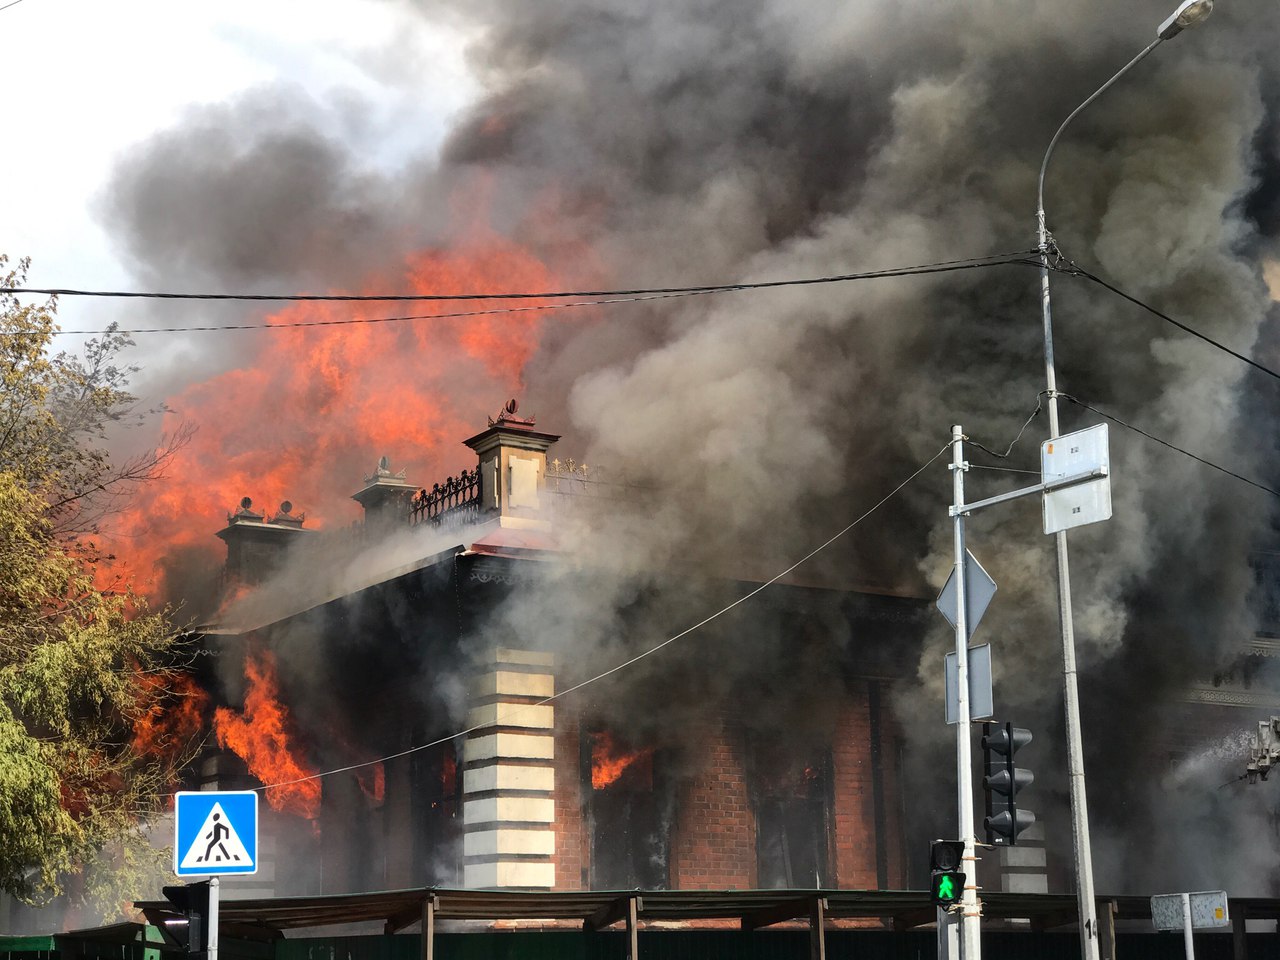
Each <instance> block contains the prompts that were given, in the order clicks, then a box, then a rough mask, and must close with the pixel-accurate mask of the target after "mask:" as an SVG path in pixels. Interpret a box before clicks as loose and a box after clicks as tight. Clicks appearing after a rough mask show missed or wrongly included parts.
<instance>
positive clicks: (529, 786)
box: [462, 647, 556, 889]
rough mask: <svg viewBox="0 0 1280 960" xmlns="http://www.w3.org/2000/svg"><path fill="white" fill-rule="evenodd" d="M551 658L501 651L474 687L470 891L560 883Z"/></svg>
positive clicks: (466, 828)
mask: <svg viewBox="0 0 1280 960" xmlns="http://www.w3.org/2000/svg"><path fill="white" fill-rule="evenodd" d="M554 662H555V661H554V658H553V657H552V656H551V655H550V654H545V653H531V652H529V651H526V650H512V649H507V648H501V647H500V648H498V649H496V650H494V651H493V653H492V654H490V656H489V659H488V663H487V665H486V667H487V669H486V670H485V672H484V673H483V674H481V675H480V676H479V677H477V678H476V679H475V680H473V681H472V683H471V690H470V694H471V709H470V711H469V713H468V717H467V726H468V727H478V728H479V729H476V730H474V731H472V732H471V733H470V734H469V735H468V737H467V741H466V743H465V745H464V747H463V767H462V794H463V796H462V822H463V839H462V852H463V855H464V859H463V874H462V876H463V886H465V887H468V888H471V889H476V888H489V887H515V888H520V889H550V888H552V887H554V886H555V881H556V868H555V862H554V856H555V832H554V829H553V824H554V822H555V800H554V792H555V769H554V767H553V762H554V759H555V729H554V728H555V708H554V707H552V706H551V704H545V705H542V706H536V704H537V702H538V701H539V700H543V699H545V698H546V697H549V696H551V695H552V694H553V693H554V692H555V675H554V674H553V673H552V666H553V664H554Z"/></svg>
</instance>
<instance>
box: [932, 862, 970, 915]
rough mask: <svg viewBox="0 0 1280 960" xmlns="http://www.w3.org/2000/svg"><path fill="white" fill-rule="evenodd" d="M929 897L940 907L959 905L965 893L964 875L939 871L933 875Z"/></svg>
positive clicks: (950, 871) (952, 871)
mask: <svg viewBox="0 0 1280 960" xmlns="http://www.w3.org/2000/svg"><path fill="white" fill-rule="evenodd" d="M931 884H932V886H931V889H930V890H929V896H930V898H931V899H932V900H933V902H934V903H935V904H937V905H938V906H939V907H949V906H951V905H952V904H953V903H958V902H959V901H960V897H961V896H962V895H963V893H964V874H963V873H957V872H956V871H955V870H939V871H938V872H937V873H935V874H934V875H933V879H932V881H931Z"/></svg>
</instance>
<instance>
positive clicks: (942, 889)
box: [929, 840, 965, 907]
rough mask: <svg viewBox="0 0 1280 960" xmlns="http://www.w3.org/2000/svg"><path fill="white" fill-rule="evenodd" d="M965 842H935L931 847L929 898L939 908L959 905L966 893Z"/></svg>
mask: <svg viewBox="0 0 1280 960" xmlns="http://www.w3.org/2000/svg"><path fill="white" fill-rule="evenodd" d="M963 857H964V841H963V840H935V841H933V843H931V844H930V845H929V897H930V899H932V900H933V902H934V903H935V904H936V905H937V906H939V907H949V906H951V905H952V904H953V903H958V902H959V901H960V897H961V896H962V895H963V893H964V881H965V875H964V872H963V871H962V870H961V869H960V867H961V866H962V865H963V862H964V861H963Z"/></svg>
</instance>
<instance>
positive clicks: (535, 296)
mask: <svg viewBox="0 0 1280 960" xmlns="http://www.w3.org/2000/svg"><path fill="white" fill-rule="evenodd" d="M1034 252H1035V251H1032V250H1022V251H1018V252H1016V253H1000V254H992V255H991V256H988V257H966V258H965V259H963V260H942V261H938V262H936V263H922V264H916V265H914V266H908V267H891V268H888V269H885V270H865V271H859V272H857V273H842V274H835V275H832V276H822V277H798V278H788V279H784V280H761V281H756V282H753V283H713V284H703V285H701V286H689V287H638V288H634V289H627V290H548V291H542V292H538V293H492V292H490V293H370V294H355V293H171V292H161V291H154V290H77V289H72V288H68V287H0V293H11V294H36V295H40V296H56V297H106V298H115V299H126V300H237V301H252V302H261V301H265V302H278V303H298V302H302V303H420V302H426V301H434V300H448V301H454V300H566V299H573V298H579V297H630V296H637V297H642V296H652V295H654V294H692V293H730V292H733V291H737V290H766V289H770V288H773V287H798V286H812V285H815V284H825V283H845V282H848V281H851V280H872V279H877V278H881V277H908V276H914V275H916V274H922V273H946V272H949V271H953V270H974V269H978V268H981V267H991V266H998V265H1000V264H1005V263H1021V264H1026V265H1027V266H1034V267H1038V266H1039V265H1040V261H1039V260H1036V259H1034V258H1033V257H1032V254H1033V253H1034Z"/></svg>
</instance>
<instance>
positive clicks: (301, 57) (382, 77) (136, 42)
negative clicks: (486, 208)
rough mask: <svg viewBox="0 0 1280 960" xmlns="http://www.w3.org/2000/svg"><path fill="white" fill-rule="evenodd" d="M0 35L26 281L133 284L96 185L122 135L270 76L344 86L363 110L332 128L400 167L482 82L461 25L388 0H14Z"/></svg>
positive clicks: (16, 238)
mask: <svg viewBox="0 0 1280 960" xmlns="http://www.w3.org/2000/svg"><path fill="white" fill-rule="evenodd" d="M0 5H2V4H0ZM0 42H3V45H4V56H3V57H0V88H3V89H4V90H6V91H8V92H9V96H8V97H7V101H8V102H7V105H6V110H5V126H6V127H7V129H8V131H9V136H8V137H7V139H8V145H7V146H6V148H5V149H4V150H3V151H0V182H2V183H3V186H4V193H5V196H6V201H5V205H4V211H3V213H2V214H0V251H3V252H6V253H8V254H9V255H10V256H11V257H16V256H30V257H31V258H32V260H33V265H32V272H31V276H30V280H31V282H32V284H33V285H45V286H65V287H109V288H120V287H129V286H130V284H129V282H128V281H129V264H128V263H127V262H126V261H125V259H124V255H123V254H122V252H121V250H120V249H119V247H118V246H117V245H114V244H113V242H112V240H111V238H110V235H109V231H108V230H107V229H106V226H107V225H106V224H105V223H104V220H103V212H102V206H103V205H102V202H101V201H102V193H103V190H104V188H105V186H106V184H107V182H108V179H109V178H110V176H111V174H112V171H113V169H114V168H115V166H116V164H118V163H120V162H122V161H124V162H127V159H128V157H129V154H130V150H131V148H135V147H136V146H137V145H138V144H139V143H141V142H143V141H144V140H146V139H147V138H148V137H150V136H151V135H152V134H154V133H155V132H157V131H158V130H162V129H165V128H168V127H171V126H173V125H175V124H177V123H178V122H180V121H181V120H182V119H183V118H184V116H185V115H187V114H188V113H189V112H190V111H192V110H198V109H199V108H201V107H202V106H205V105H209V104H217V103H222V102H225V101H228V100H230V99H233V98H234V97H236V96H237V95H239V94H242V93H244V92H245V91H249V90H252V89H254V88H256V87H266V86H278V85H293V86H296V87H297V88H298V89H299V90H301V91H304V92H306V93H308V94H314V95H318V96H320V97H322V98H325V99H331V98H334V97H341V96H342V95H344V94H347V93H350V94H354V95H356V96H357V97H358V98H359V101H360V103H361V104H362V107H363V108H364V109H369V108H372V109H371V110H370V112H369V113H367V114H366V115H364V116H363V117H362V121H363V123H362V124H360V125H359V126H358V128H357V127H355V126H354V125H353V126H352V127H350V128H348V129H341V128H337V129H335V130H333V131H331V132H332V133H333V134H334V135H337V136H340V137H347V138H354V137H360V138H361V139H362V145H363V155H364V156H365V158H366V160H367V161H368V162H371V163H373V164H375V165H378V166H380V167H385V168H387V169H394V168H396V167H397V166H399V165H400V164H402V163H404V161H405V159H406V158H407V157H409V156H414V155H421V154H422V153H424V152H425V151H429V150H433V149H435V148H436V147H437V146H438V143H439V140H440V138H441V137H442V135H443V133H444V130H445V125H446V123H447V122H448V120H449V119H450V117H452V116H454V115H455V114H456V113H457V111H458V110H459V109H460V108H461V107H462V106H463V105H464V104H465V103H466V102H467V101H468V100H469V99H470V98H472V97H473V96H474V95H475V93H476V90H477V85H476V81H475V79H474V78H473V77H472V75H471V74H470V73H469V71H468V69H467V67H466V65H465V63H464V57H463V51H464V47H465V45H466V42H467V37H466V35H465V34H464V33H463V32H462V28H461V27H460V26H457V25H453V26H450V25H446V24H442V23H438V24H429V23H427V22H426V21H425V19H424V18H423V17H422V15H421V14H413V13H411V12H410V11H408V10H407V9H406V6H405V5H404V4H402V3H399V2H387V0H339V2H334V0H327V2H320V3H308V4H301V3H296V2H283V3H253V2H242V0H230V2H219V3H174V2H166V0H121V2H115V3H102V2H100V0H21V2H19V3H18V4H16V5H13V6H11V7H9V8H8V9H5V10H0ZM406 72H407V73H408V75H406ZM110 309H111V308H110V307H109V306H104V305H102V304H93V303H91V302H90V303H86V302H76V301H74V300H73V299H67V300H64V302H63V303H62V305H61V308H60V316H61V318H62V322H63V326H64V327H65V328H72V327H75V326H78V325H82V326H92V327H95V328H96V327H99V326H101V325H102V324H103V323H104V322H105V320H104V319H103V317H104V315H109V313H110Z"/></svg>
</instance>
